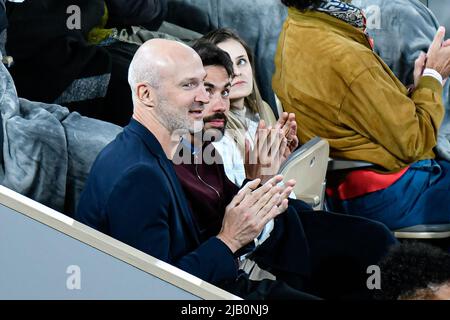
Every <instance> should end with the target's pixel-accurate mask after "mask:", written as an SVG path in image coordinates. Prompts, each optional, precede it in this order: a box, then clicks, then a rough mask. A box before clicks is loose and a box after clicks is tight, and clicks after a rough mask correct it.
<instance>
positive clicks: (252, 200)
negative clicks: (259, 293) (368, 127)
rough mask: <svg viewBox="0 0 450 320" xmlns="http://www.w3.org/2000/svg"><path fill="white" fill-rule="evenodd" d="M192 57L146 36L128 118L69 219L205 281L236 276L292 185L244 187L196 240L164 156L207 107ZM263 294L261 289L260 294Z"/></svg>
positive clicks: (134, 68) (134, 71)
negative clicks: (216, 225)
mask: <svg viewBox="0 0 450 320" xmlns="http://www.w3.org/2000/svg"><path fill="white" fill-rule="evenodd" d="M205 77H206V72H205V70H204V68H203V65H202V61H201V59H200V57H199V56H198V54H197V53H196V52H195V51H194V50H193V49H192V48H190V47H188V46H185V45H183V44H181V43H178V42H174V41H169V40H162V39H154V40H150V41H148V42H146V43H145V44H143V45H142V46H141V47H140V48H139V50H138V51H137V52H136V55H135V56H134V58H133V61H132V62H131V65H130V69H129V83H130V86H131V89H132V93H133V104H134V113H133V118H132V120H131V121H130V123H129V125H128V126H126V127H125V128H124V130H123V132H122V133H121V134H119V135H118V136H117V138H116V139H115V140H114V141H113V142H111V143H110V144H109V145H108V146H107V147H106V148H105V149H104V150H103V151H102V152H101V153H100V154H99V156H98V157H97V159H96V161H95V163H94V164H93V166H92V170H91V173H90V176H89V178H88V181H87V184H86V187H85V190H84V192H83V194H82V196H81V198H80V202H79V206H78V211H77V214H76V215H75V218H76V219H77V220H79V221H80V222H82V223H84V224H86V225H88V226H90V227H93V228H95V229H97V230H99V231H101V232H103V233H105V234H108V235H110V236H112V237H114V238H116V239H118V240H120V241H122V242H125V243H127V244H128V245H131V246H133V247H135V248H137V249H139V250H141V251H143V252H145V253H147V254H150V255H152V256H154V257H156V258H158V259H161V260H163V261H166V262H168V263H170V264H172V265H175V266H177V267H179V268H180V269H183V270H185V271H187V272H189V273H191V274H193V275H195V276H197V277H199V278H201V279H203V280H205V281H208V282H211V283H213V284H220V283H225V282H231V283H233V282H234V281H235V280H236V279H237V277H238V268H237V264H236V259H235V256H234V253H235V252H236V251H238V250H239V249H240V248H242V247H244V246H245V245H246V244H248V243H250V242H251V241H252V240H253V239H254V238H255V237H256V236H257V235H258V234H259V233H260V232H261V230H262V228H263V227H264V225H265V224H266V223H267V221H269V220H271V219H273V218H274V217H276V216H277V215H279V214H280V213H281V212H284V211H285V210H286V208H287V196H288V194H289V193H290V192H291V190H292V187H279V186H277V184H278V182H280V181H281V179H282V177H280V176H277V177H275V178H273V179H271V180H270V181H269V182H267V183H266V184H264V185H263V186H261V187H259V188H258V186H259V184H260V180H259V179H256V180H254V181H251V182H249V183H248V184H247V185H246V186H244V187H243V188H242V191H241V192H240V193H239V194H238V195H236V196H235V197H234V198H233V199H232V201H231V203H230V204H229V205H228V206H227V208H226V211H225V216H224V219H223V226H222V229H221V230H220V232H219V233H218V234H217V235H214V236H211V237H210V238H208V239H206V240H203V241H202V240H200V235H199V230H198V226H197V224H196V222H195V220H194V218H193V215H192V213H191V211H190V209H189V206H188V203H187V201H186V198H185V196H184V193H183V189H182V187H181V185H180V183H179V181H178V179H177V176H176V173H175V171H174V168H173V164H172V163H171V161H170V159H172V157H173V155H174V153H175V151H176V148H177V146H178V144H179V141H180V138H181V135H182V134H186V133H187V132H193V131H195V130H196V123H199V124H200V129H201V127H202V123H203V121H202V120H203V115H204V104H206V103H208V102H209V100H208V99H209V98H208V95H207V93H206V90H205V86H204V80H205ZM266 290H267V289H266Z"/></svg>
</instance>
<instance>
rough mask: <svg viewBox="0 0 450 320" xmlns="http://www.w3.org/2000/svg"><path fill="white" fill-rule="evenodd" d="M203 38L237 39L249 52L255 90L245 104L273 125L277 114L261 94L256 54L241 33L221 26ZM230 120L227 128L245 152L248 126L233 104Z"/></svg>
mask: <svg viewBox="0 0 450 320" xmlns="http://www.w3.org/2000/svg"><path fill="white" fill-rule="evenodd" d="M201 39H202V40H206V41H210V42H212V43H214V44H215V45H217V44H219V43H222V42H225V41H227V40H235V41H237V42H239V43H240V44H241V45H242V46H243V47H244V49H245V51H246V52H247V56H248V59H249V62H250V65H251V67H252V71H253V91H252V93H250V95H248V96H247V97H245V98H244V105H245V106H246V107H247V108H248V109H250V110H251V111H253V113H258V114H259V117H260V119H261V120H264V121H265V122H266V125H268V126H271V125H274V124H275V122H276V119H275V116H274V114H273V112H272V110H271V108H270V106H269V105H268V104H267V103H266V102H265V101H264V100H263V99H262V98H261V94H260V92H259V89H258V85H257V84H256V81H255V64H254V56H253V52H252V50H251V49H250V47H249V46H248V45H247V43H245V41H244V40H243V39H242V38H241V37H239V35H238V34H237V33H236V32H234V31H233V30H231V29H228V28H220V29H217V30H213V31H211V32H209V33H208V34H206V35H204V36H203V37H202V38H201ZM227 118H228V122H227V129H228V131H229V132H230V134H231V135H232V136H233V138H234V139H235V140H236V142H237V144H238V146H239V150H241V152H243V151H244V150H245V133H246V131H247V129H248V128H247V127H246V125H245V123H243V122H242V121H241V120H240V119H239V116H238V115H237V114H236V108H235V107H233V105H231V106H230V111H229V112H228V114H227Z"/></svg>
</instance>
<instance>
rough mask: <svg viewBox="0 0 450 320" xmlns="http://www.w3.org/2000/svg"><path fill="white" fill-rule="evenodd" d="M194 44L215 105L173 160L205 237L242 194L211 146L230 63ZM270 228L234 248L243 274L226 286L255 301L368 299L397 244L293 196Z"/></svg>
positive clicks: (220, 122) (224, 106) (376, 228)
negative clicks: (380, 265) (378, 269)
mask: <svg viewBox="0 0 450 320" xmlns="http://www.w3.org/2000/svg"><path fill="white" fill-rule="evenodd" d="M194 49H195V50H196V51H197V53H198V54H199V55H200V57H201V59H202V61H203V65H204V68H205V70H206V78H205V87H206V90H207V92H208V94H209V102H208V103H206V104H205V111H204V112H205V117H204V128H203V131H202V132H201V133H199V132H193V133H191V134H189V135H186V136H185V137H184V138H183V141H182V143H181V144H180V147H179V149H178V151H177V152H176V154H175V156H174V159H173V162H174V164H175V171H176V173H177V176H178V178H179V180H180V182H181V185H182V187H183V190H184V193H185V195H186V198H187V200H188V203H189V205H190V207H191V209H192V212H193V213H194V216H195V220H196V221H197V224H196V227H197V228H198V229H199V233H200V236H201V241H202V240H204V239H208V238H209V237H211V235H214V234H217V233H218V232H220V230H221V229H223V228H224V227H226V222H225V221H222V220H223V219H224V217H225V216H226V210H227V207H228V205H229V204H230V203H232V199H233V197H235V196H236V195H239V193H240V191H239V188H238V187H236V186H235V185H234V184H233V183H232V182H231V181H229V180H228V179H227V177H226V175H225V171H224V167H223V164H222V163H221V158H220V156H219V155H218V153H216V152H215V150H214V147H213V145H212V143H211V141H217V139H220V138H221V137H222V136H223V133H224V130H225V125H226V112H227V111H228V110H229V107H230V102H229V91H230V87H231V86H230V83H231V80H232V62H231V60H230V58H229V56H228V55H227V54H226V53H225V52H224V51H222V50H221V49H219V48H218V47H216V46H215V45H213V44H209V43H202V42H199V43H197V44H196V45H194ZM267 140H268V139H266V141H267ZM261 141H263V140H261ZM276 146H278V148H279V149H280V150H282V149H283V145H282V144H281V143H280V144H276ZM284 146H285V145H284ZM281 152H282V151H281ZM274 153H276V152H274ZM271 181H274V180H273V178H272V179H271ZM291 183H292V184H293V183H294V182H293V181H292V182H289V183H288V184H287V185H288V186H290V185H291ZM288 190H290V188H287V189H286V191H288ZM269 232H270V236H269V235H267V234H262V235H258V237H255V239H254V241H253V242H250V243H249V244H248V245H247V246H245V247H243V248H242V249H241V250H238V251H236V252H234V256H235V258H236V259H237V260H238V261H239V264H240V267H241V272H242V276H241V277H239V278H238V279H239V281H237V282H236V283H234V285H233V288H231V289H229V288H227V287H225V288H227V289H228V290H230V291H232V290H236V289H238V290H239V291H238V292H239V294H240V295H241V296H246V297H251V298H271V297H272V298H273V297H275V296H277V295H278V296H286V293H287V292H290V293H292V292H293V291H292V288H295V289H296V290H299V291H303V292H308V293H310V294H314V295H317V296H320V297H324V298H343V297H347V298H353V297H356V296H358V297H359V298H369V297H370V296H371V293H370V292H369V290H368V289H367V287H366V280H367V273H366V270H367V267H368V266H369V265H372V264H376V262H377V261H378V260H379V259H380V258H381V257H382V256H383V255H384V254H385V253H386V252H387V248H388V247H389V246H390V245H392V244H394V243H395V242H396V241H395V239H394V238H393V237H392V235H391V234H390V232H389V231H388V230H387V229H386V227H385V226H383V225H381V224H379V223H376V222H372V221H369V220H366V219H361V218H355V217H347V216H343V215H338V214H332V213H328V212H326V213H325V212H324V213H322V212H314V211H312V209H311V208H310V207H309V206H307V205H306V204H304V203H302V202H301V201H297V200H289V206H288V208H287V210H286V211H285V212H284V213H283V214H282V215H279V216H277V217H276V218H275V219H274V221H273V228H271V229H270V230H269ZM355 239H358V241H354V240H355ZM337 275H339V276H337ZM249 280H250V281H249ZM258 284H259V285H258ZM264 285H265V286H269V287H270V288H271V290H272V291H271V292H270V294H267V292H266V293H264V292H263V290H261V287H263V286H264ZM234 292H236V291H234Z"/></svg>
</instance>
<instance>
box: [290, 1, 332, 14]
mask: <svg viewBox="0 0 450 320" xmlns="http://www.w3.org/2000/svg"><path fill="white" fill-rule="evenodd" d="M281 2H282V3H283V4H284V5H285V6H287V7H294V8H296V9H298V10H301V11H305V10H308V9H314V8H317V7H318V6H319V5H320V4H322V3H323V2H327V0H281Z"/></svg>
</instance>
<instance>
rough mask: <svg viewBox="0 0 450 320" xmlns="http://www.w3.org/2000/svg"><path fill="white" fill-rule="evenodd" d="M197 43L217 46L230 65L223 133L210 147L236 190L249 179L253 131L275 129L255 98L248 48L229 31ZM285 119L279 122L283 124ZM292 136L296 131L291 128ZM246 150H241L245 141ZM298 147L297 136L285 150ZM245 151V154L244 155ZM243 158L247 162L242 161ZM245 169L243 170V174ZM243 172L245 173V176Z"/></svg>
mask: <svg viewBox="0 0 450 320" xmlns="http://www.w3.org/2000/svg"><path fill="white" fill-rule="evenodd" d="M199 41H207V42H211V43H213V44H215V45H217V46H218V47H219V48H221V49H222V50H224V51H225V52H227V53H228V54H229V55H230V57H231V59H232V61H233V68H234V73H235V77H234V78H233V82H232V84H231V86H232V87H231V90H230V105H231V106H230V110H229V112H228V113H227V119H228V121H227V129H228V130H225V136H224V137H223V139H221V140H220V141H218V142H215V143H214V147H215V148H216V149H217V151H218V152H219V153H220V155H221V157H222V159H223V164H224V167H225V172H226V174H227V177H228V179H230V180H231V181H232V182H233V183H235V184H236V185H238V186H240V185H242V182H243V181H244V180H245V178H246V177H248V178H252V177H251V176H249V174H250V172H249V166H245V165H244V162H246V163H248V160H249V159H248V158H249V154H248V151H249V150H250V149H253V148H254V144H255V138H256V133H257V129H258V127H259V125H260V120H264V122H263V123H262V125H264V124H265V125H266V126H269V127H270V126H275V124H276V120H275V117H274V115H273V113H272V111H271V109H270V107H269V106H268V105H267V103H266V102H264V101H263V100H262V98H261V95H260V94H259V90H258V86H257V84H256V81H255V76H254V70H255V69H254V67H253V66H254V62H253V54H252V51H251V49H250V48H249V46H248V45H247V44H246V43H245V42H244V40H242V39H241V38H240V37H239V36H238V35H237V34H236V33H235V32H233V31H232V30H230V29H217V30H213V31H211V32H210V33H208V34H207V35H205V36H203V37H202V38H201V39H200V40H199ZM285 117H286V115H284V116H282V117H281V119H280V121H282V123H281V124H282V125H284V124H285V121H286V119H285ZM293 130H294V133H295V131H296V127H295V128H293ZM246 140H247V141H248V142H247V144H248V148H247V150H246V149H245V144H246V142H245V141H246ZM297 146H298V139H297V135H296V134H293V135H292V140H291V143H290V145H289V150H290V151H293V150H294V149H295V148H296V147H297ZM246 151H247V152H246ZM244 158H247V159H245V160H247V161H244ZM246 169H247V170H246ZM246 171H247V172H246Z"/></svg>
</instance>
